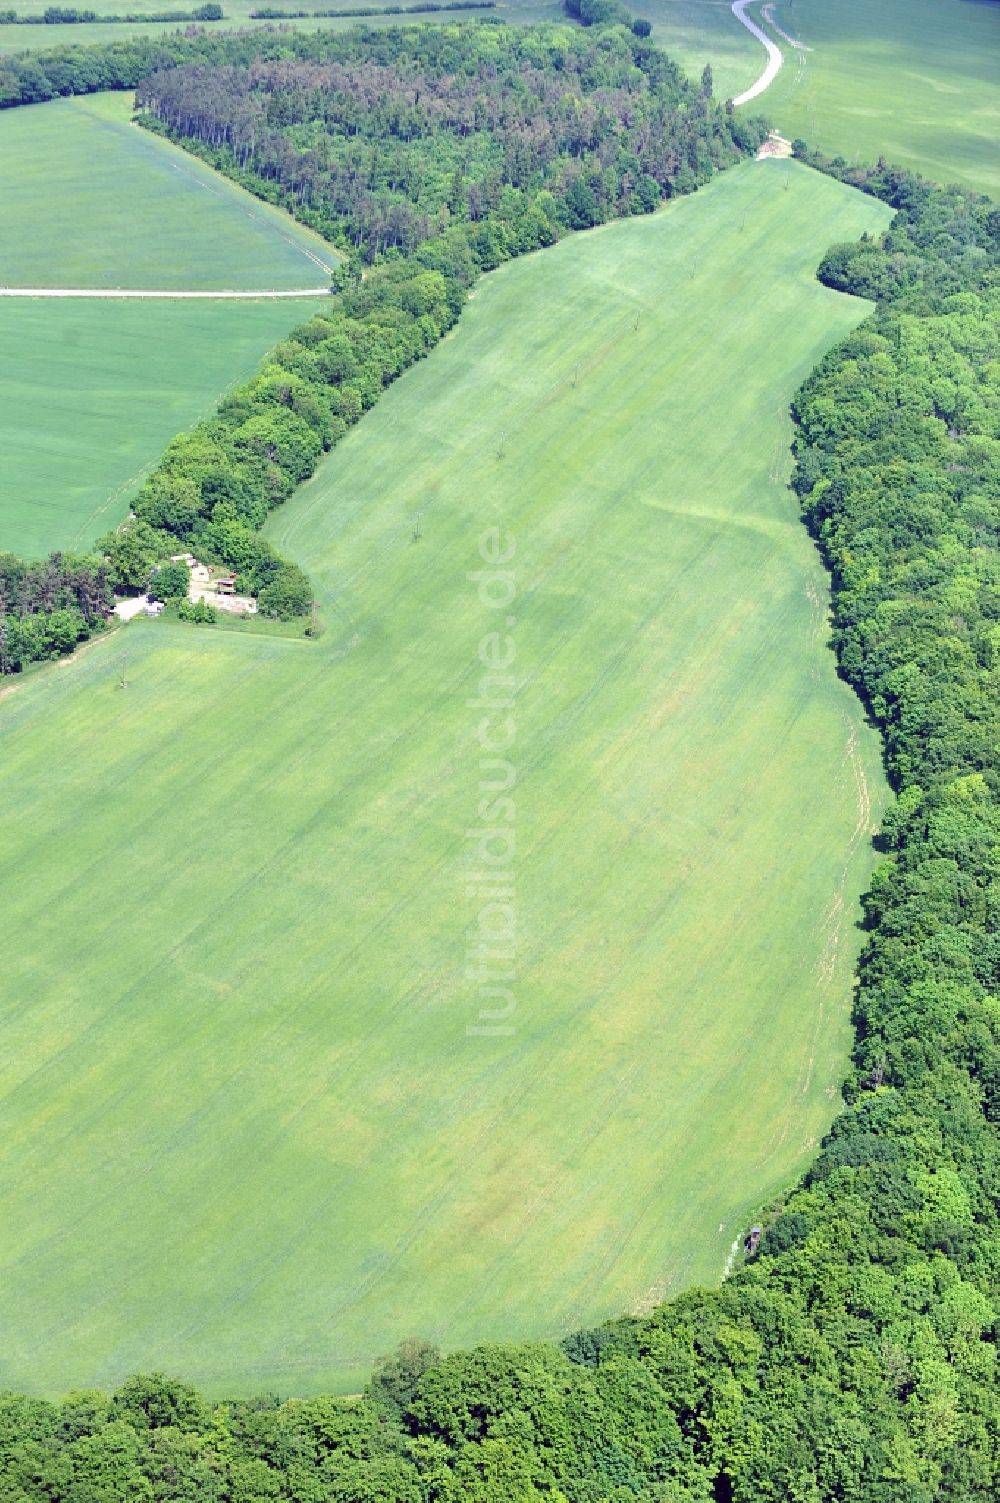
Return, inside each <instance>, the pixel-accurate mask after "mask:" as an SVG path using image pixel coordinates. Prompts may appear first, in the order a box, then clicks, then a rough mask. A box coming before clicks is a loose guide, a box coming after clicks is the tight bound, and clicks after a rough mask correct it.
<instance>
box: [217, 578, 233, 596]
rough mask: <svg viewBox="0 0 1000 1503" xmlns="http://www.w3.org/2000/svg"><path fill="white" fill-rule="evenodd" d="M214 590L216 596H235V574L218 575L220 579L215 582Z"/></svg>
mask: <svg viewBox="0 0 1000 1503" xmlns="http://www.w3.org/2000/svg"><path fill="white" fill-rule="evenodd" d="M215 590H216V594H218V595H235V594H236V575H235V574H222V575H220V577H219V578H218V579H217V580H216V581H215Z"/></svg>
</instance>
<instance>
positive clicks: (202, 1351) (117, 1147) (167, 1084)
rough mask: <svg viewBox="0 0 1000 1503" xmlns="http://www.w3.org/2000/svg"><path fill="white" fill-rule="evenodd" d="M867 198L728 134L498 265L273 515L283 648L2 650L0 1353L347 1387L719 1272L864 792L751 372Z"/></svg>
mask: <svg viewBox="0 0 1000 1503" xmlns="http://www.w3.org/2000/svg"><path fill="white" fill-rule="evenodd" d="M45 108H48V107H45ZM23 113H24V114H28V113H29V112H27V111H25V112H23ZM888 217H889V216H888V212H887V211H886V210H885V209H884V208H883V207H882V206H881V205H879V204H878V203H877V202H875V201H874V200H872V199H869V198H866V197H863V196H862V195H860V194H858V193H855V192H854V191H853V190H850V189H846V188H843V187H841V186H840V185H838V184H836V183H834V182H833V181H831V180H829V179H825V178H822V177H819V176H818V175H816V174H814V173H812V172H810V171H809V170H808V169H805V168H803V167H801V166H799V165H798V164H795V163H788V162H774V161H772V162H766V163H759V164H755V163H749V164H746V165H744V166H742V167H739V168H736V169H733V170H731V171H729V172H727V173H726V174H725V175H724V176H723V177H721V178H720V179H718V180H717V181H715V182H714V183H713V184H712V185H711V186H710V187H708V188H706V189H703V190H702V191H700V192H699V193H698V194H696V195H695V196H694V197H691V198H686V199H683V200H681V201H679V202H677V203H676V204H675V205H672V206H670V207H669V208H668V209H666V210H665V211H663V212H661V213H658V214H656V215H653V216H650V217H647V218H643V219H641V220H632V221H628V222H625V223H619V224H615V225H611V226H608V227H605V228H603V229H600V230H597V231H594V232H591V233H588V234H585V235H577V236H574V237H572V238H571V239H569V240H567V241H564V242H562V243H561V244H560V245H558V246H557V247H556V248H554V249H553V250H550V251H545V252H542V253H540V254H538V255H535V256H532V257H528V258H525V259H523V260H521V261H519V262H516V263H513V264H511V265H509V266H507V267H506V268H504V269H503V270H501V271H500V272H498V273H496V274H494V275H492V276H490V277H488V278H486V279H485V280H484V281H483V282H481V283H480V286H479V289H478V290H477V292H476V294H475V297H474V298H473V300H472V301H471V302H470V304H469V306H468V308H467V310H466V312H465V313H464V314H463V317H462V319H461V322H460V323H459V325H458V327H457V328H456V330H455V331H453V333H452V334H451V335H449V336H448V338H447V339H446V340H445V341H444V343H443V344H442V345H441V346H440V347H439V348H438V349H437V350H435V351H434V353H433V354H432V355H431V356H430V357H429V359H427V360H426V361H425V362H423V363H422V364H421V365H419V366H418V367H417V368H415V369H414V370H412V371H411V372H410V373H409V374H408V375H406V376H405V377H403V378H402V379H401V380H400V381H399V382H398V383H397V384H396V385H395V386H394V387H393V388H392V389H391V390H390V391H388V392H387V393H386V395H385V396H384V397H383V399H382V400H381V401H380V403H379V405H378V406H377V408H376V409H375V410H374V411H373V412H372V413H371V414H370V415H369V416H368V417H366V418H365V419H364V421H363V422H362V424H361V425H360V427H359V428H358V429H357V430H355V431H354V432H353V433H352V435H351V436H350V437H349V438H347V439H346V440H345V441H344V442H343V443H342V444H341V445H340V446H339V447H338V448H337V449H336V450H335V452H334V453H333V454H332V455H331V456H330V457H329V458H328V459H327V460H326V461H325V462H324V463H323V465H322V466H321V468H320V470H319V472H318V473H317V475H316V476H315V477H314V478H313V479H312V480H311V481H310V482H309V483H308V484H307V485H306V486H305V487H304V488H303V489H302V490H300V492H299V493H298V494H297V495H296V496H295V497H294V498H293V500H292V501H291V502H290V503H288V504H287V505H286V506H285V507H284V508H283V509H282V511H281V512H280V513H279V514H278V515H277V516H276V517H275V519H274V522H273V524H272V536H273V539H274V541H275V542H276V543H277V544H278V545H279V546H280V548H281V549H282V551H283V552H284V553H285V554H286V556H289V557H292V558H294V559H295V560H296V561H298V562H300V563H302V564H303V565H304V566H305V567H306V568H307V569H308V570H309V571H310V574H311V575H312V577H313V579H314V581H315V583H316V588H317V593H318V598H319V602H320V620H321V623H322V625H323V628H324V631H323V635H322V636H321V637H320V639H319V640H318V641H315V642H307V641H298V642H291V641H281V640H277V639H273V638H261V637H241V636H240V635H239V634H238V631H228V632H220V631H212V630H210V629H207V630H206V629H199V628H194V627H185V626H183V625H180V624H170V623H167V622H164V621H160V622H149V623H146V622H138V623H135V624H134V625H131V626H129V627H127V628H124V629H122V630H120V631H118V632H117V633H116V634H114V635H113V636H112V637H111V638H110V639H108V640H104V641H99V642H97V643H95V644H93V645H91V646H90V647H88V648H87V649H85V650H84V651H82V652H81V653H79V654H78V655H77V656H76V657H75V658H73V659H72V660H70V661H69V662H67V663H66V664H65V665H63V666H60V667H58V668H55V669H51V670H48V671H46V672H42V673H39V674H36V675H33V676H31V677H30V678H28V679H27V680H25V681H22V682H18V683H17V684H16V685H15V686H13V687H12V688H11V689H10V690H9V691H8V693H7V694H6V695H5V697H4V700H3V704H2V715H0V757H2V760H3V766H4V773H5V797H4V812H5V860H4V863H3V868H2V873H0V903H2V906H3V912H4V915H5V923H6V925H7V928H8V932H10V933H11V934H17V935H24V936H28V935H30V936H31V942H30V944H24V945H19V946H17V947H15V950H14V953H13V955H12V956H11V957H10V960H9V961H8V965H7V968H6V970H5V973H4V979H3V983H2V984H3V991H4V1003H5V1009H6V1015H7V1031H6V1041H5V1048H4V1051H3V1094H2V1108H0V1130H2V1133H3V1140H4V1143H5V1152H4V1160H3V1173H2V1183H0V1196H2V1203H3V1206H4V1214H5V1224H6V1226H7V1233H6V1235H5V1240H4V1253H3V1265H2V1279H0V1288H2V1294H0V1321H2V1325H3V1329H4V1333H5V1336H4V1344H3V1352H2V1356H0V1382H3V1383H6V1384H9V1385H14V1386H17V1387H19V1388H27V1389H31V1390H36V1391H37V1390H62V1389H65V1388H67V1387H72V1386H78V1385H92V1384H100V1385H105V1384H110V1383H112V1382H114V1381H115V1380H116V1379H118V1378H120V1377H121V1376H122V1375H123V1374H125V1373H126V1372H128V1371H131V1370H134V1369H135V1368H137V1367H143V1368H146V1369H149V1368H162V1369H164V1370H169V1371H173V1372H178V1373H183V1374H184V1376H185V1377H186V1378H188V1379H190V1380H194V1381H198V1382H200V1383H203V1384H204V1385H205V1387H206V1388H207V1389H209V1390H210V1391H213V1392H217V1393H218V1392H229V1393H233V1392H251V1391H255V1390H259V1389H262V1388H276V1389H278V1390H280V1391H286V1392H287V1391H295V1392H307V1391H317V1390H322V1389H325V1388H329V1387H331V1386H334V1387H337V1388H340V1389H351V1388H353V1387H356V1386H357V1385H358V1384H359V1383H360V1382H361V1381H362V1379H363V1376H364V1374H365V1373H366V1371H367V1370H368V1368H369V1367H370V1364H371V1362H372V1360H373V1358H374V1357H376V1356H377V1355H378V1354H379V1353H380V1352H382V1351H384V1350H386V1349H388V1348H389V1347H391V1346H392V1345H393V1344H394V1343H395V1342H396V1341H398V1340H399V1339H400V1338H402V1337H404V1336H406V1335H408V1334H412V1333H414V1332H418V1333H420V1334H421V1335H424V1336H428V1337H431V1338H436V1339H439V1340H441V1341H443V1342H444V1343H447V1344H448V1345H452V1344H459V1343H467V1342H470V1341H473V1340H476V1339H481V1338H484V1337H489V1336H503V1337H510V1336H550V1335H555V1334H558V1333H560V1332H563V1331H567V1330H569V1329H572V1328H573V1327H575V1326H577V1325H579V1324H580V1323H581V1322H585V1321H589V1320H593V1319H596V1318H598V1317H600V1316H603V1315H610V1314H612V1313H615V1312H619V1311H621V1310H623V1309H644V1308H647V1307H648V1306H650V1305H651V1304H653V1303H654V1302H656V1301H657V1300H659V1299H661V1298H662V1297H663V1296H664V1295H666V1294H668V1293H669V1292H671V1291H673V1290H676V1289H679V1288H682V1287H684V1286H686V1285H689V1284H691V1283H692V1282H698V1281H707V1282H715V1281H717V1280H718V1279H719V1277H720V1276H721V1274H722V1272H723V1269H724V1267H725V1265H726V1262H727V1258H728V1257H729V1255H730V1251H731V1249H732V1247H733V1244H734V1242H736V1240H737V1239H738V1238H739V1237H740V1236H741V1235H742V1232H743V1231H744V1229H745V1223H746V1218H747V1215H748V1214H750V1213H751V1212H752V1211H753V1210H754V1209H755V1208H756V1207H758V1206H759V1205H760V1204H761V1201H762V1200H763V1199H764V1198H766V1197H767V1196H768V1195H769V1194H770V1193H772V1192H776V1191H778V1190H779V1189H780V1188H781V1187H782V1186H783V1185H785V1184H787V1182H788V1180H789V1178H790V1176H792V1175H793V1174H794V1173H795V1172H796V1171H797V1170H798V1169H799V1168H800V1167H801V1166H802V1165H803V1164H804V1163H805V1162H807V1160H808V1159H809V1157H810V1156H811V1154H812V1153H813V1151H814V1148H815V1144H816V1142H817V1139H818V1138H819V1136H820V1135H821V1133H822V1132H823V1131H824V1129H825V1128H826V1126H827V1125H828V1123H829V1122H830V1120H831V1118H832V1116H833V1114H834V1112H835V1109H836V1103H837V1085H838V1081H839V1079H840V1075H841V1072H842V1068H843V1059H844V1055H845V1052H846V1049H847V1044H848V1037H849V1020H848V997H849V993H850V986H851V976H852V970H853V965H854V959H855V956H856V953H857V944H858V937H857V933H856V921H857V917H858V894H859V893H860V891H861V890H862V888H863V886H864V884H865V881H866V878H867V876H868V873H869V871H870V865H871V859H872V856H871V849H870V835H871V832H872V830H873V828H874V826H875V824H876V823H877V819H878V815H879V812H880V809H881V807H882V804H883V801H884V796H885V793H884V784H883V781H882V777H881V773H880V768H879V751H878V745H877V741H876V738H875V736H874V734H873V733H872V732H871V731H869V730H868V729H867V728H866V726H865V724H864V722H863V717H862V713H861V710H860V707H859V706H858V703H857V701H856V700H855V698H854V697H853V695H852V694H851V693H850V692H849V691H848V689H847V688H846V686H844V685H843V684H841V683H840V682H839V681H838V680H837V678H836V675H835V673H834V670H833V664H832V659H831V656H830V653H829V649H828V646H827V625H826V599H827V595H826V579H825V575H824V573H823V570H822V568H821V566H820V563H819V560H818V558H817V556H816V554H815V552H814V550H813V548H812V545H811V544H810V543H809V541H808V538H807V537H806V535H805V532H804V531H803V529H802V526H801V523H800V521H799V519H798V516H797V512H796V507H795V503H794V498H793V497H792V496H791V495H790V493H789V492H788V489H787V479H788V472H789V463H790V461H789V456H788V443H789V437H790V427H789V420H788V416H787V409H788V403H789V399H790V397H791V395H792V393H793V392H794V390H795V388H796V386H797V385H798V383H799V382H800V381H801V379H802V378H803V376H804V375H805V374H806V373H807V372H808V371H809V369H810V368H811V367H812V365H813V364H814V363H815V361H816V360H817V358H818V357H819V356H820V354H821V353H822V352H823V351H824V350H825V349H827V348H828V347H829V346H830V344H831V343H833V342H834V341H835V340H836V339H837V337H838V336H839V335H841V334H843V333H844V332H846V331H847V330H848V329H850V328H851V327H853V326H854V325H855V324H856V323H857V322H858V321H859V320H860V319H861V318H862V317H863V316H864V315H865V313H866V311H867V305H865V304H864V303H861V302H858V301H856V300H852V299H849V298H846V297H842V296H840V295H838V294H835V293H833V292H831V291H829V290H827V289H825V288H823V287H822V286H820V285H819V284H818V283H817V282H816V280H815V277H814V271H815V267H816V264H817V262H818V261H819V259H820V256H821V255H822V253H823V251H824V249H825V248H826V246H827V245H828V243H829V242H830V240H831V239H850V238H855V237H857V236H858V235H860V234H861V233H862V232H863V231H866V230H867V231H869V232H874V231H876V230H878V229H879V228H880V227H881V226H883V225H884V224H885V223H886V222H887V220H888ZM779 334H780V338H779V337H777V336H778V335H779ZM493 529H498V533H496V534H495V533H494V532H493ZM495 538H499V539H500V540H501V541H502V549H503V551H506V550H508V549H510V550H511V552H512V557H511V559H510V560H509V561H508V562H507V564H505V565H504V568H505V569H509V571H510V575H511V577H510V579H509V580H505V581H504V582H501V583H495V584H490V583H484V581H483V580H482V579H481V578H477V577H476V572H477V570H482V569H484V568H486V567H487V562H486V561H484V553H485V556H486V559H487V560H488V558H489V557H490V556H491V549H492V550H493V551H494V552H495V551H496V549H497V548H498V547H500V543H497V542H495V541H491V540H492V539H495ZM501 572H502V571H501ZM484 593H485V595H486V596H487V597H488V599H489V600H492V601H494V604H493V605H491V604H488V603H484V599H483V594H484ZM508 595H509V599H508V598H507V597H508ZM496 601H499V602H500V604H499V606H497V605H496V604H495V602H496ZM492 632H499V633H500V637H501V640H502V641H503V643H504V644H506V639H507V638H508V637H509V639H510V645H509V647H508V646H507V645H504V647H503V651H504V653H505V654H507V653H508V652H513V654H514V657H513V660H512V669H511V671H512V673H513V676H514V680H515V682H514V684H513V686H511V689H510V693H509V695H508V694H507V692H506V691H505V690H503V689H502V688H501V689H499V690H498V688H497V686H495V685H494V686H490V685H482V684H481V682H480V681H481V679H482V677H483V675H484V673H485V672H486V667H485V666H484V661H483V658H484V655H485V658H486V659H488V658H489V657H490V656H491V654H492V653H493V652H494V651H495V649H494V647H493V646H492V645H491V643H492V638H490V637H489V634H490V633H492ZM487 639H488V640H487ZM484 643H485V644H486V645H484ZM498 693H499V694H500V697H501V698H506V697H509V698H511V699H512V703H511V705H510V706H509V707H504V708H502V709H500V710H498V709H496V708H495V707H491V706H493V701H494V700H495V699H496V696H497V694H498ZM484 702H485V703H484ZM484 718H485V719H489V720H490V721H491V724H490V727H489V729H488V730H487V732H486V733H485V734H486V735H487V737H488V739H489V740H490V741H492V742H493V744H494V746H495V748H496V750H495V751H494V752H489V751H488V750H487V749H486V748H485V747H484V742H483V736H484V732H483V730H482V725H483V721H484ZM498 759H499V761H501V762H509V764H510V770H509V771H508V770H507V769H502V770H501V769H500V768H498V766H497V765H496V764H497V760H498ZM498 777H499V778H501V779H502V780H504V781H506V780H508V779H509V777H513V779H514V784H513V792H512V796H513V798H514V800H515V804H514V809H513V811H510V810H508V811H507V813H510V812H513V814H514V818H513V820H512V821H507V820H506V818H505V815H503V814H498V813H497V811H496V809H495V808H491V803H492V801H493V800H494V798H495V790H493V791H492V792H491V791H490V789H489V788H484V786H483V785H484V784H489V783H491V782H495V781H496V780H497V778H498ZM497 819H502V820H503V821H504V823H505V824H507V823H510V824H511V825H512V828H513V833H514V840H513V842H511V843H508V842H506V841H505V840H498V841H497V842H495V843H494V844H492V845H491V844H490V843H489V840H488V838H487V837H486V836H485V835H484V834H483V831H484V830H485V829H487V828H489V827H490V824H491V821H495V820H497ZM470 832H476V833H474V834H470ZM484 841H485V842H486V843H485V844H483V842H484ZM491 855H492V856H493V858H494V862H493V865H492V866H489V865H488V864H487V865H486V866H485V867H484V862H487V863H488V857H489V856H491ZM500 855H502V856H503V861H502V866H501V876H502V886H503V889H504V891H503V895H502V902H501V904H500V907H498V908H497V909H494V910H491V911H490V916H489V918H486V917H484V914H486V913H487V910H488V908H489V903H488V899H485V898H484V891H485V890H486V889H484V886H483V883H482V880H481V877H482V872H483V870H484V869H489V870H494V871H495V870H497V865H496V858H497V857H498V856H500ZM501 909H502V910H503V913H504V914H505V915H506V917H504V918H501ZM511 910H512V912H513V918H512V919H511ZM501 922H502V923H504V924H508V925H509V924H510V923H511V922H512V923H513V928H512V929H511V928H509V927H508V928H507V929H505V930H504V932H503V934H502V935H501V936H500V939H499V941H498V942H499V943H500V944H501V947H502V948H504V949H507V950H509V951H510V952H511V953H510V956H509V961H505V964H504V969H505V970H507V971H509V972H510V973H511V974H510V976H509V978H508V979H506V980H505V982H504V985H505V987H509V991H510V993H511V994H512V995H511V996H507V995H506V993H505V994H504V996H503V999H502V1000H501V1001H498V998H497V996H496V995H489V994H488V993H486V992H485V991H484V990H483V988H484V986H486V985H488V983H489V978H484V976H483V974H482V970H481V965H482V955H481V953H480V949H481V946H482V944H483V943H484V939H485V938H486V937H487V930H490V929H491V928H492V926H493V925H494V924H499V923H501ZM491 1009H492V1010H493V1013H494V1016H492V1017H490V1016H488V1015H487V1013H488V1010H491ZM498 1009H499V1011H497V1010H498ZM501 1015H502V1017H501ZM498 1017H501V1024H502V1026H498V1025H497V1018H498Z"/></svg>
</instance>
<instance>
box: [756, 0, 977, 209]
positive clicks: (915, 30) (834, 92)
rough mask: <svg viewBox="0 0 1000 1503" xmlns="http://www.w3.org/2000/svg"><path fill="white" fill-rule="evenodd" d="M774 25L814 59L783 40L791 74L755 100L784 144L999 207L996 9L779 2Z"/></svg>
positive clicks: (941, 1) (918, 0) (914, 2)
mask: <svg viewBox="0 0 1000 1503" xmlns="http://www.w3.org/2000/svg"><path fill="white" fill-rule="evenodd" d="M754 13H755V14H757V13H758V7H756V6H755V7H754ZM774 14H775V19H776V20H777V22H778V24H779V25H780V26H781V27H782V29H783V30H785V31H787V32H789V33H790V35H792V36H794V37H796V39H797V40H799V41H801V42H803V43H805V44H806V45H807V46H808V47H810V48H811V49H812V50H811V51H809V52H797V51H795V50H793V49H792V48H790V47H789V46H788V45H787V43H785V42H783V41H782V40H781V38H780V37H778V38H777V41H778V42H779V44H780V45H781V47H782V49H783V51H784V52H785V58H786V61H785V66H784V67H783V68H782V70H781V72H780V73H779V75H778V77H777V79H776V80H775V82H774V84H773V85H772V87H771V88H770V89H769V90H768V91H767V93H766V94H764V95H763V96H762V97H761V99H760V100H759V101H757V103H759V105H760V107H761V109H762V110H763V112H764V113H766V114H767V115H768V116H770V117H771V118H772V119H773V120H774V121H775V122H776V124H777V125H778V126H779V128H780V129H781V130H782V131H783V132H784V134H785V135H786V136H788V137H790V138H792V137H795V136H802V137H804V138H805V140H807V141H808V142H809V143H810V145H812V146H821V147H823V149H824V150H826V151H829V152H839V153H840V154H841V155H843V156H845V157H847V158H848V159H850V160H854V159H855V158H859V159H860V160H861V161H863V162H865V161H867V162H874V161H875V160H876V159H877V157H878V156H879V155H880V154H881V155H883V156H885V157H886V159H887V160H888V161H890V162H896V163H899V164H900V165H901V166H904V167H911V168H914V169H916V170H917V171H919V172H922V173H924V174H925V175H926V176H928V177H931V178H934V179H936V180H938V181H940V182H957V183H963V184H965V186H966V187H969V188H975V189H977V190H978V191H979V192H980V193H989V194H990V195H991V196H992V197H994V198H1000V4H996V3H993V4H990V3H978V0H879V4H877V5H872V4H869V3H866V0H779V3H778V4H777V5H776V7H775V12H774ZM762 55H763V53H762Z"/></svg>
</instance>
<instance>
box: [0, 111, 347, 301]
mask: <svg viewBox="0 0 1000 1503" xmlns="http://www.w3.org/2000/svg"><path fill="white" fill-rule="evenodd" d="M131 104H132V96H131V94H125V93H122V94H91V95H85V96H82V97H80V98H77V99H60V100H54V101H53V102H52V103H51V104H44V105H35V106H32V107H30V108H28V109H19V110H5V111H3V112H2V113H0V203H2V204H3V206H4V209H3V219H2V221H0V285H3V286H5V287H141V288H162V289H167V290H175V289H190V288H195V289H200V290H215V289H220V288H226V287H231V288H236V289H241V288H251V289H257V288H265V289H269V288H289V287H322V286H323V285H324V282H325V281H329V277H328V276H327V274H326V272H325V271H324V269H323V267H321V266H319V265H317V260H320V261H323V262H324V263H325V265H326V266H331V265H334V264H335V263H336V253H335V252H334V251H333V249H332V247H330V246H329V245H327V244H326V242H325V241H324V240H322V239H321V238H320V236H318V235H314V234H312V233H311V232H310V231H309V230H307V229H305V228H304V226H302V225H298V224H296V223H295V221H294V220H293V219H291V218H290V216H289V215H288V214H285V213H283V212H282V211H281V210H280V209H275V208H272V207H271V205H269V204H263V203H261V202H260V201H259V200H258V199H256V198H254V197H253V196H252V195H251V194H249V193H246V192H244V191H243V190H242V189H241V188H238V187H237V186H236V185H235V184H234V183H230V182H227V181H226V180H225V179H224V178H222V177H221V176H220V175H219V174H218V173H217V172H213V170H212V169H211V168H210V167H206V166H205V165H204V164H203V163H201V162H199V161H198V160H197V159H196V158H194V157H191V156H189V155H188V154H187V153H186V152H184V151H181V150H180V149H179V148H178V147H175V146H172V145H171V144H170V143H169V142H168V141H164V140H162V139H161V138H160V137H157V136H153V135H151V134H150V132H149V131H144V130H141V129H140V128H139V127H138V126H134V125H132V124H130V119H131ZM314 257H315V258H316V260H314V259H313V258H314Z"/></svg>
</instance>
